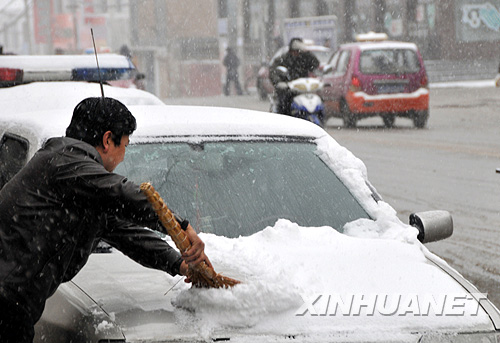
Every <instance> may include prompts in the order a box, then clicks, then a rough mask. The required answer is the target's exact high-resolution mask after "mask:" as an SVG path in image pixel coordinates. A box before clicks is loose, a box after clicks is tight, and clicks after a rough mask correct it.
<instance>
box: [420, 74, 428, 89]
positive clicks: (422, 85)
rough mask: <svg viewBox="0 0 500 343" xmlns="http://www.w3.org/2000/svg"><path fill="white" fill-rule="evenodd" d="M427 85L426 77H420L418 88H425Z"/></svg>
mask: <svg viewBox="0 0 500 343" xmlns="http://www.w3.org/2000/svg"><path fill="white" fill-rule="evenodd" d="M428 85H429V79H428V78H427V75H424V76H422V79H421V80H420V86H421V87H424V88H427V86H428Z"/></svg>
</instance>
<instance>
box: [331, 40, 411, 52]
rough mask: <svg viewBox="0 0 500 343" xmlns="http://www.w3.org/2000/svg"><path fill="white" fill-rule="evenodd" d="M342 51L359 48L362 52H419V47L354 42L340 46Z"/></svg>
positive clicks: (394, 43) (406, 44) (409, 43)
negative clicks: (391, 50) (397, 50)
mask: <svg viewBox="0 0 500 343" xmlns="http://www.w3.org/2000/svg"><path fill="white" fill-rule="evenodd" d="M340 48H341V49H349V48H358V49H360V50H375V49H410V50H415V51H418V48H417V45H416V44H415V43H411V42H399V41H381V42H353V43H346V44H342V45H341V46H340Z"/></svg>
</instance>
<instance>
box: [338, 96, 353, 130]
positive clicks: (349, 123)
mask: <svg viewBox="0 0 500 343" xmlns="http://www.w3.org/2000/svg"><path fill="white" fill-rule="evenodd" d="M340 113H341V115H342V119H343V120H344V126H345V127H348V128H353V127H356V122H357V119H356V115H355V114H354V113H352V112H351V110H350V109H349V106H347V104H346V102H345V101H342V102H341V103H340Z"/></svg>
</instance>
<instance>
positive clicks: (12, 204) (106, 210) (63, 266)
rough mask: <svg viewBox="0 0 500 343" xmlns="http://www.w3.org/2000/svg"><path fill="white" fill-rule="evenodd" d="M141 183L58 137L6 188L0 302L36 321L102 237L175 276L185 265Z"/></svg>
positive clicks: (1, 197)
mask: <svg viewBox="0 0 500 343" xmlns="http://www.w3.org/2000/svg"><path fill="white" fill-rule="evenodd" d="M158 225H160V224H159V223H158V221H157V217H156V215H155V213H154V211H153V210H152V208H151V206H150V205H149V203H148V201H147V200H146V197H145V196H144V195H143V194H142V193H141V191H140V189H139V186H138V185H136V184H134V183H132V182H131V181H127V179H126V178H124V177H123V176H120V175H117V174H114V173H110V172H108V171H106V169H105V168H104V166H103V163H102V159H101V156H100V155H99V153H98V152H97V150H96V149H95V148H94V147H92V146H91V145H89V144H87V143H85V142H82V141H79V140H75V139H72V138H67V137H62V138H52V139H50V140H48V141H47V143H46V144H45V146H44V147H43V148H42V149H40V150H39V151H38V152H37V153H36V154H35V155H34V157H33V158H32V159H31V161H30V162H29V163H28V164H27V165H26V166H25V167H24V168H23V169H21V171H20V172H19V173H18V174H17V175H16V176H15V177H14V178H12V180H11V181H10V182H8V183H7V184H6V185H5V186H4V188H2V189H1V190H0V303H2V301H3V302H4V303H7V304H10V305H13V306H15V307H16V308H18V309H20V310H21V311H24V312H25V314H26V315H27V316H29V317H30V318H31V319H32V320H33V323H35V322H36V321H37V320H38V319H39V318H40V316H41V314H42V312H43V308H44V306H45V300H46V299H47V298H48V297H49V296H50V295H52V294H53V293H54V292H55V290H56V289H57V287H58V286H59V284H60V283H62V282H66V281H69V280H71V279H72V278H73V277H74V276H75V275H76V274H77V273H78V271H79V270H80V269H81V268H82V267H83V265H84V264H85V263H86V262H87V260H88V257H89V255H90V253H91V252H92V251H93V249H94V248H95V246H96V245H97V243H98V242H99V240H101V239H102V240H104V241H105V242H107V243H109V244H110V245H112V246H113V247H116V248H117V249H119V250H121V251H122V252H123V253H124V254H126V255H127V256H129V257H131V258H132V259H134V260H135V261H137V262H139V263H141V264H142V265H144V266H147V267H151V268H155V269H160V270H164V271H166V272H168V273H170V274H172V275H175V274H177V273H178V271H179V266H180V263H181V262H182V260H181V258H180V255H179V253H178V252H177V251H175V250H174V249H172V248H171V247H170V246H169V245H168V244H167V243H166V242H164V241H163V240H161V239H160V238H159V237H158V235H157V234H155V233H154V232H153V231H150V230H148V229H145V228H144V227H149V228H152V229H155V228H158Z"/></svg>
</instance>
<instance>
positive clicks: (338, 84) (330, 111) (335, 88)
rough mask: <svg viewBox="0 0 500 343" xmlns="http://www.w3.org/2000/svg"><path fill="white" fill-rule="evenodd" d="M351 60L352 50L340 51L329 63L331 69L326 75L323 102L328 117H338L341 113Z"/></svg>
mask: <svg viewBox="0 0 500 343" xmlns="http://www.w3.org/2000/svg"><path fill="white" fill-rule="evenodd" d="M350 59H351V50H349V49H346V50H340V51H338V52H337V53H336V54H334V55H333V56H332V58H331V60H330V62H329V66H331V68H328V69H327V72H326V73H325V74H324V76H323V77H324V82H325V88H324V90H323V94H322V96H323V101H324V103H325V109H326V113H327V115H338V114H339V113H340V100H341V99H342V98H343V96H344V93H345V89H346V84H347V82H346V80H347V75H348V69H349V64H350V63H349V62H350Z"/></svg>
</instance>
